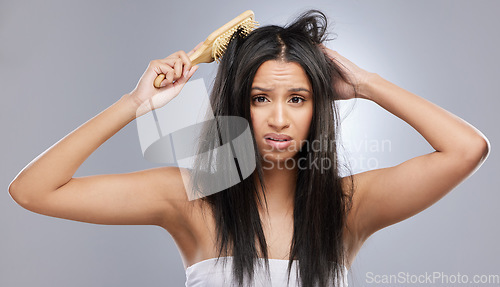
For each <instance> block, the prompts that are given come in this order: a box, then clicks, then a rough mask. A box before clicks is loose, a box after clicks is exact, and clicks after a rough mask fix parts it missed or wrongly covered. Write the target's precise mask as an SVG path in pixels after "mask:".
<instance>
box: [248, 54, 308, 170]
mask: <svg viewBox="0 0 500 287" xmlns="http://www.w3.org/2000/svg"><path fill="white" fill-rule="evenodd" d="M250 100H251V103H250V115H251V120H252V126H253V129H254V136H255V140H256V142H257V146H258V148H259V151H260V153H261V154H262V156H263V158H264V161H265V162H264V163H263V165H264V166H267V165H269V164H271V163H275V162H279V161H283V160H286V159H288V158H293V157H294V156H295V155H296V154H297V152H298V151H299V150H300V147H301V146H302V145H303V144H304V142H305V140H306V139H307V136H308V134H309V127H310V125H311V118H312V114H313V94H312V87H311V83H310V82H309V79H308V77H307V75H306V73H305V72H304V70H303V69H302V67H301V66H300V65H299V64H298V63H295V62H288V63H286V62H282V61H276V60H271V61H267V62H264V63H263V64H262V65H261V66H260V67H259V69H258V70H257V73H256V74H255V78H254V80H253V83H252V90H251V92H250Z"/></svg>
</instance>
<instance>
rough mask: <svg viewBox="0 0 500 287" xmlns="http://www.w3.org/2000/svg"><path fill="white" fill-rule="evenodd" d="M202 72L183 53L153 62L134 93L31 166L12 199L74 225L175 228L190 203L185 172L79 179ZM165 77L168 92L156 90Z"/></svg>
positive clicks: (23, 173)
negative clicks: (131, 126)
mask: <svg viewBox="0 0 500 287" xmlns="http://www.w3.org/2000/svg"><path fill="white" fill-rule="evenodd" d="M196 69H197V68H196V67H191V62H190V60H189V58H188V56H187V55H186V53H184V52H182V51H180V52H177V53H174V54H172V55H171V56H169V57H167V58H165V59H162V60H155V61H152V62H151V63H150V65H149V66H148V68H147V70H146V71H145V72H144V74H143V76H142V78H141V79H140V81H139V83H138V85H137V87H136V88H135V89H134V90H133V91H132V92H131V93H129V94H126V95H124V96H122V97H121V98H120V99H119V100H118V101H117V102H115V103H114V104H113V105H111V106H110V107H108V108H107V109H106V110H104V111H103V112H101V113H99V114H98V115H96V116H95V117H93V118H92V119H90V120H89V121H87V122H86V123H84V124H83V125H81V126H80V127H78V128H77V129H75V130H74V131H72V132H71V133H69V134H68V135H67V136H65V137H64V138H63V139H61V140H60V141H58V142H57V143H55V144H54V145H53V146H51V147H50V148H49V149H47V150H46V151H44V152H43V153H42V154H40V155H39V156H38V157H36V158H35V159H34V160H33V161H31V162H30V163H29V164H28V165H27V166H26V167H25V168H24V169H23V170H22V171H21V172H20V173H19V174H18V175H17V176H16V178H15V179H14V180H13V181H12V182H11V184H10V186H9V192H10V194H11V196H12V198H13V199H14V200H15V201H16V202H17V203H18V204H19V205H21V206H22V207H24V208H26V209H28V210H31V211H33V212H37V213H40V214H44V215H49V216H54V217H59V218H65V219H70V220H77V221H83V222H89V223H97V224H147V225H161V226H164V227H169V226H173V225H174V224H175V220H177V219H178V218H177V215H176V210H175V208H176V204H175V203H176V202H183V201H184V202H185V201H186V198H187V196H186V194H185V190H184V188H183V183H182V180H181V177H180V173H179V169H177V168H173V167H162V168H154V169H149V170H144V171H138V172H132V173H125V174H105V175H95V176H85V177H77V178H74V177H73V175H74V174H75V172H76V170H77V169H78V168H79V167H80V165H81V164H82V163H83V162H84V161H85V160H86V159H87V158H88V157H89V156H90V155H91V154H92V153H93V152H94V151H95V150H96V149H97V148H98V147H99V146H100V145H102V144H103V143H104V142H105V141H107V140H108V139H109V138H110V137H112V136H113V135H114V134H115V133H117V132H118V131H119V130H120V129H122V128H123V127H124V126H126V125H127V124H128V123H129V122H131V121H133V120H134V119H135V118H136V117H138V116H141V115H143V114H145V113H146V112H148V111H150V110H151V109H156V108H159V107H161V106H162V105H165V104H166V103H167V102H168V101H169V100H170V99H172V98H173V97H175V96H176V95H177V94H178V93H179V92H180V90H181V89H182V87H183V85H184V84H185V83H186V82H187V81H188V79H189V78H190V77H191V76H192V75H193V73H194V72H195V71H196ZM160 73H164V74H166V75H167V79H166V80H165V81H164V83H162V84H163V87H162V88H159V89H156V88H154V86H153V81H154V79H155V77H156V76H157V75H158V74H160ZM173 81H175V82H174V83H172V82H173ZM151 103H152V104H153V107H152V106H151Z"/></svg>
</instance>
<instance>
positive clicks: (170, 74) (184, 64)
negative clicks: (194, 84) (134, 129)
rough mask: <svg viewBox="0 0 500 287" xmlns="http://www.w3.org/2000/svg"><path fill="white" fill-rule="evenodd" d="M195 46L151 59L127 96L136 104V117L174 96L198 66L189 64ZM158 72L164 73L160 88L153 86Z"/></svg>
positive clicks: (156, 107)
mask: <svg viewBox="0 0 500 287" xmlns="http://www.w3.org/2000/svg"><path fill="white" fill-rule="evenodd" d="M199 46H200V45H198V46H196V47H195V48H194V49H193V50H192V51H190V52H189V53H187V54H186V53H185V52H184V51H178V52H175V53H173V54H172V55H170V56H168V57H166V58H164V59H159V60H153V61H151V62H150V63H149V66H148V68H147V69H146V71H145V72H144V74H143V75H142V77H141V79H140V80H139V82H138V83H137V86H136V87H135V89H134V90H133V91H132V92H130V93H129V97H130V98H131V100H133V101H134V103H135V104H136V106H137V110H136V118H138V117H140V116H142V115H144V114H146V113H148V112H149V111H151V110H154V109H158V108H161V107H163V106H164V105H166V104H167V103H168V102H170V101H171V100H172V99H173V98H175V97H176V96H177V95H178V94H179V93H180V91H181V90H182V88H183V87H184V85H185V84H186V82H187V81H188V80H189V79H190V78H191V76H192V75H193V74H194V72H195V71H196V70H197V69H198V66H191V60H190V59H189V56H190V55H191V54H192V53H194V51H196V49H197V48H198V47H199ZM159 74H165V75H166V77H165V79H164V80H163V81H162V82H161V85H160V88H155V86H154V80H155V79H156V77H157V76H158V75H159Z"/></svg>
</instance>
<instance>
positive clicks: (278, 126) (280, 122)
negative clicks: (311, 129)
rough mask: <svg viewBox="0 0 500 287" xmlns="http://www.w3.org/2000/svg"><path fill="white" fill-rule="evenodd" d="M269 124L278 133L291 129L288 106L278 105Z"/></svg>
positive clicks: (272, 112) (273, 109) (274, 108)
mask: <svg viewBox="0 0 500 287" xmlns="http://www.w3.org/2000/svg"><path fill="white" fill-rule="evenodd" d="M267 123H268V125H269V126H270V127H272V128H273V129H275V130H276V131H281V130H283V129H286V128H288V127H290V121H289V118H288V111H287V109H286V105H284V104H283V103H281V102H279V103H276V104H275V105H274V106H273V108H272V109H271V111H270V115H269V117H268V120H267Z"/></svg>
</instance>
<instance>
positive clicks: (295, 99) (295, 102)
mask: <svg viewBox="0 0 500 287" xmlns="http://www.w3.org/2000/svg"><path fill="white" fill-rule="evenodd" d="M290 101H291V102H292V103H294V104H300V103H302V102H305V101H306V99H304V98H302V97H297V96H295V97H293V98H291V99H290Z"/></svg>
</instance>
